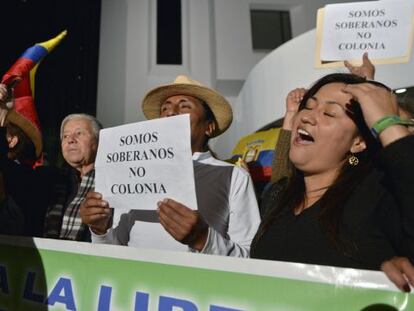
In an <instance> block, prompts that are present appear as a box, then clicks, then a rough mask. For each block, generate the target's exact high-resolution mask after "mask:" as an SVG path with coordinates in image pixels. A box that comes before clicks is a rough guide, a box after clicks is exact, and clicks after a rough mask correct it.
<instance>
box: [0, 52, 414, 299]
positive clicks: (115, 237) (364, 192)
mask: <svg viewBox="0 0 414 311" xmlns="http://www.w3.org/2000/svg"><path fill="white" fill-rule="evenodd" d="M345 66H346V67H347V68H348V70H349V71H350V73H336V74H330V75H326V76H324V77H322V78H321V79H320V80H318V81H316V82H315V83H314V84H313V85H312V86H311V87H310V88H309V89H305V88H298V89H295V90H293V91H292V92H290V93H289V94H288V96H287V100H286V115H285V118H284V123H283V130H282V133H280V137H279V141H278V144H277V146H276V150H277V152H276V155H277V156H276V159H275V161H274V166H273V172H272V174H273V176H272V182H271V183H270V184H269V185H268V187H267V190H265V192H264V194H263V196H262V199H261V205H260V207H259V206H258V203H257V200H256V197H255V192H254V188H253V183H252V180H251V178H250V176H249V173H248V171H247V170H245V169H244V168H241V167H238V166H235V165H232V164H229V163H226V162H223V161H220V160H218V159H217V158H216V157H215V156H214V155H213V153H212V152H211V151H210V149H209V146H208V142H209V139H210V138H212V137H217V136H219V135H221V134H222V133H224V132H225V131H226V130H227V129H228V128H229V126H230V124H231V122H232V118H233V113H232V109H231V106H230V104H229V103H228V101H227V100H226V99H225V98H224V97H223V96H222V95H221V94H219V93H218V92H216V91H215V90H213V89H211V88H209V87H206V86H204V85H202V84H201V83H199V82H197V81H195V80H192V79H191V78H189V77H185V76H178V77H177V79H176V80H175V81H174V82H173V83H171V84H168V85H164V86H160V87H157V88H155V89H153V90H151V91H149V93H148V94H147V95H146V96H145V97H144V99H143V100H142V104H141V107H142V110H143V112H144V115H145V116H146V118H147V119H155V118H165V117H170V116H174V115H179V114H189V115H190V124H191V150H192V154H193V165H194V176H195V186H196V195H197V204H198V210H194V209H193V208H192V207H191V206H185V205H183V204H182V203H180V202H177V201H175V200H174V198H166V199H165V200H163V201H160V202H158V204H157V206H154V209H153V210H148V209H147V208H145V209H136V208H135V207H134V209H130V210H119V209H115V210H113V209H111V206H109V204H108V202H107V201H106V200H105V198H104V197H103V196H102V195H101V194H100V193H98V192H95V191H94V179H95V170H94V162H95V157H96V152H97V146H98V143H99V130H100V129H101V128H102V126H101V124H100V123H99V121H98V120H96V119H95V118H94V117H93V116H90V115H86V114H73V115H69V116H67V117H66V118H65V119H64V120H63V121H62V125H61V133H60V139H61V148H62V154H63V157H64V159H65V161H66V165H65V166H64V167H59V168H57V167H50V166H37V167H35V168H34V166H33V163H34V162H35V161H36V160H37V159H38V157H39V156H40V154H41V135H40V133H38V132H36V129H34V128H33V127H32V126H31V124H30V122H31V121H30V120H29V119H27V118H25V116H24V115H21V114H19V113H18V112H16V111H15V110H13V108H10V107H12V105H8V104H7V103H8V102H10V101H12V100H13V99H12V90H11V89H9V88H7V87H6V86H5V85H0V148H1V151H0V171H1V177H2V179H1V183H0V199H1V206H0V224H1V225H0V233H2V234H11V235H24V236H35V237H47V238H55V239H65V240H75V241H86V242H92V243H104V244H117V245H128V246H133V247H144V248H164V249H175V248H174V246H172V247H171V248H166V247H165V246H163V245H164V243H160V241H162V240H163V239H166V238H173V239H174V240H176V241H178V242H180V243H181V244H183V245H186V246H188V250H189V251H192V252H200V253H204V254H216V255H223V256H234V257H250V256H251V257H253V258H259V259H268V260H277V261H290V262H301V263H308V264H318V265H328V266H337V267H346V268H358V269H369V270H383V271H384V272H385V273H386V274H387V276H388V277H389V278H390V279H391V280H392V281H393V282H394V283H395V284H396V285H397V286H398V287H399V288H400V289H401V290H403V291H406V292H408V291H410V285H411V286H413V285H414V268H413V266H412V263H413V260H414V212H413V209H412V202H413V201H414V197H413V191H411V180H412V176H414V166H413V164H412V163H413V162H412V161H411V156H412V155H413V154H414V136H412V135H411V131H410V130H411V129H412V125H413V124H412V121H410V120H409V119H411V118H412V106H410V105H407V103H404V105H403V104H402V103H400V104H399V103H397V101H396V97H395V96H394V95H393V93H392V91H391V90H390V89H389V88H388V87H387V86H385V85H383V84H382V83H379V82H377V81H375V80H374V76H375V67H374V66H373V65H372V63H371V62H370V60H369V59H368V56H367V54H364V56H363V63H362V65H361V66H353V65H351V64H350V63H348V62H345ZM177 178H179V176H177ZM143 223H146V224H147V225H146V226H143V225H140V224H143ZM149 224H150V226H148V225H149ZM171 245H174V244H171Z"/></svg>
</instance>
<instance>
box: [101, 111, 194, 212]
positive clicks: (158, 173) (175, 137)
mask: <svg viewBox="0 0 414 311" xmlns="http://www.w3.org/2000/svg"><path fill="white" fill-rule="evenodd" d="M95 169H96V175H95V176H96V179H95V191H97V192H100V193H102V195H103V198H104V199H105V200H106V201H108V203H109V205H110V207H112V208H117V209H126V210H129V209H140V210H155V209H156V208H157V202H158V201H161V200H163V199H164V198H171V199H174V200H176V201H178V202H180V203H182V204H184V205H186V206H188V207H189V208H193V209H197V201H196V194H195V185H194V170H193V163H192V156H191V140H190V119H189V115H179V116H175V117H170V118H161V119H155V120H150V121H144V122H138V123H132V124H126V125H122V126H117V127H112V128H107V129H103V130H101V132H100V135H99V147H98V153H97V157H96V161H95Z"/></svg>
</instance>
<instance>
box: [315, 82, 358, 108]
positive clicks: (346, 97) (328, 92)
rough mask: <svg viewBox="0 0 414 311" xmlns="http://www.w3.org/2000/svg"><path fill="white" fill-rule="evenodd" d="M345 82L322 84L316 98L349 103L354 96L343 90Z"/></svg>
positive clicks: (330, 101)
mask: <svg viewBox="0 0 414 311" xmlns="http://www.w3.org/2000/svg"><path fill="white" fill-rule="evenodd" d="M344 87H345V83H329V84H325V85H324V86H322V87H321V88H320V89H319V90H318V91H317V92H316V93H315V94H314V96H312V97H314V98H316V99H317V100H319V101H323V102H327V103H343V104H345V103H348V102H349V101H350V100H351V98H352V96H351V95H350V94H348V93H345V92H344V91H343V88H344Z"/></svg>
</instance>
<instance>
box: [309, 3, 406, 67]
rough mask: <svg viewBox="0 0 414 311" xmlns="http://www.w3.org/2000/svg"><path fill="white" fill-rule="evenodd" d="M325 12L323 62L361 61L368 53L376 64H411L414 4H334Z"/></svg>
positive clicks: (320, 43)
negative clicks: (389, 60) (409, 60)
mask: <svg viewBox="0 0 414 311" xmlns="http://www.w3.org/2000/svg"><path fill="white" fill-rule="evenodd" d="M321 10H322V11H323V12H318V26H317V28H318V29H317V33H318V38H317V40H318V44H317V47H318V48H317V54H318V56H319V60H320V61H321V62H337V61H343V60H360V59H361V58H362V54H363V53H364V52H368V53H369V56H370V59H371V60H373V61H374V62H375V61H376V60H381V61H384V60H387V59H391V60H392V59H394V60H395V59H399V60H400V62H403V61H408V57H409V55H410V53H411V46H412V40H413V38H412V36H413V2H410V1H406V0H395V1H370V2H355V3H343V4H330V5H327V6H325V8H324V9H321ZM318 50H319V51H318ZM391 62H392V61H391ZM394 62H398V60H397V61H394ZM377 63H378V62H377ZM380 63H381V62H380ZM382 63H384V62H382Z"/></svg>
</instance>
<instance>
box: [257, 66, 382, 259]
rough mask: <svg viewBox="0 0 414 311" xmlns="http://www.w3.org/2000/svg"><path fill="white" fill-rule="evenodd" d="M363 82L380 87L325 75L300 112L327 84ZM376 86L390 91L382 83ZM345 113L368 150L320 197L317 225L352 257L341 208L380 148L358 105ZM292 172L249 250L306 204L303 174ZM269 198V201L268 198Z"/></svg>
mask: <svg viewBox="0 0 414 311" xmlns="http://www.w3.org/2000/svg"><path fill="white" fill-rule="evenodd" d="M364 82H369V83H373V84H379V83H377V82H375V81H374V82H372V81H366V80H365V79H364V78H361V77H359V76H356V75H353V74H346V73H334V74H329V75H327V76H324V77H322V78H321V79H319V80H318V81H316V83H315V84H314V85H313V86H312V87H311V88H310V89H309V90H308V91H307V92H306V94H305V95H304V97H303V99H302V101H301V103H300V106H299V110H301V109H304V107H305V105H306V102H307V101H308V99H310V98H311V97H312V96H314V95H315V94H316V93H317V92H318V91H319V89H320V88H322V87H323V86H324V85H326V84H330V83H344V84H359V83H364ZM379 85H381V86H383V87H385V88H387V89H389V88H388V87H386V86H384V85H382V84H379ZM347 110H348V112H347V115H348V116H349V117H350V118H351V119H352V120H353V121H354V123H355V124H356V126H357V128H358V131H359V134H360V135H361V136H362V137H363V138H364V140H365V142H366V145H367V148H366V150H364V151H362V152H360V153H358V154H356V156H357V157H358V159H359V164H358V165H357V166H353V167H352V166H350V165H349V163H348V162H346V163H345V164H344V165H343V167H342V169H341V171H340V173H339V175H338V177H337V178H336V180H335V181H334V183H333V184H332V185H331V186H330V187H329V188H328V190H327V191H326V192H325V193H324V195H323V196H322V197H321V199H320V201H319V204H320V206H321V213H320V215H319V223H320V225H321V227H322V229H323V230H324V231H325V232H327V234H328V236H329V239H330V241H331V243H332V245H333V246H334V247H335V248H337V249H338V250H340V251H342V252H343V253H344V254H346V255H349V256H351V254H352V250H353V249H352V247H353V246H352V243H349V241H346V239H345V238H344V237H343V236H342V235H341V234H340V228H341V224H342V215H343V209H344V205H345V203H346V201H347V199H348V198H349V196H350V195H351V193H352V192H353V191H354V189H355V188H356V187H357V185H358V184H359V183H360V181H362V179H363V178H364V177H365V176H366V174H367V173H368V172H369V171H370V169H371V167H372V160H373V158H374V157H375V155H376V153H377V152H378V150H379V149H380V148H381V145H380V144H379V142H378V141H377V140H376V139H375V138H374V137H373V136H372V134H371V132H370V130H369V128H368V127H367V125H366V123H365V121H364V118H363V115H362V111H361V108H360V105H359V103H358V102H357V101H355V100H351V103H349V104H348V105H347ZM292 172H293V175H292V176H291V177H290V178H288V180H287V183H286V180H284V181H282V182H285V183H286V186H285V187H284V190H282V191H281V192H280V195H279V196H278V200H277V203H276V204H275V206H273V207H271V210H269V211H268V212H267V213H266V216H265V217H264V219H263V221H262V223H261V225H260V227H259V230H258V232H257V234H256V237H255V239H254V241H253V243H252V248H254V246H255V244H256V242H257V241H258V240H259V239H260V237H261V236H262V235H263V233H264V232H265V231H266V230H267V228H268V227H269V225H270V224H271V223H272V222H273V221H274V220H275V219H276V218H277V217H278V216H279V215H280V213H281V212H282V211H286V210H290V211H291V212H292V213H293V212H294V211H295V209H296V208H297V207H299V206H302V205H303V204H304V203H305V200H306V189H305V182H304V174H303V172H302V171H300V170H299V169H297V168H295V167H293V169H292ZM268 199H271V197H269V198H268ZM264 204H265V203H264Z"/></svg>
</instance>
